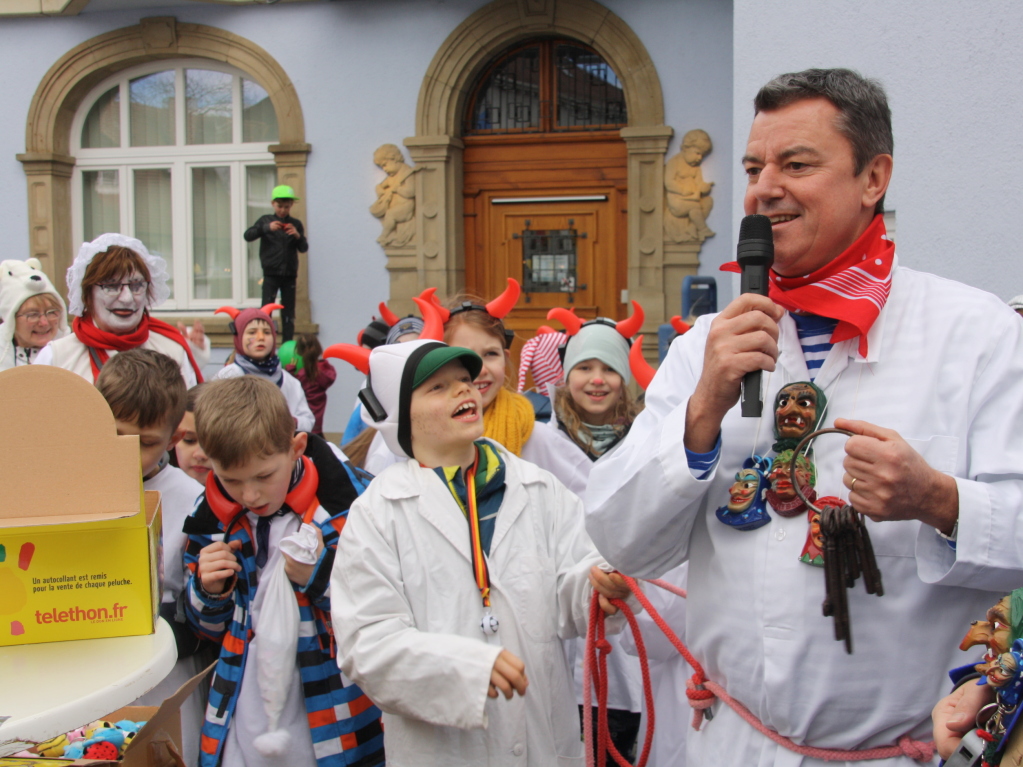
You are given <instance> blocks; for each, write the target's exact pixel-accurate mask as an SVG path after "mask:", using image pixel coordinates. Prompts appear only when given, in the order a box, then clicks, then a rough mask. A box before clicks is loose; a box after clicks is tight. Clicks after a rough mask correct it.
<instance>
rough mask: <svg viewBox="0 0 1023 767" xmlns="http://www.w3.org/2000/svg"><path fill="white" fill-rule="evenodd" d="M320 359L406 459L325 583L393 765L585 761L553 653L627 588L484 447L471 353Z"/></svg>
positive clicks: (532, 483) (532, 484)
mask: <svg viewBox="0 0 1023 767" xmlns="http://www.w3.org/2000/svg"><path fill="white" fill-rule="evenodd" d="M430 324H431V323H430V321H429V320H428V321H427V326H428V327H429V326H430ZM428 335H430V334H428V333H427V332H426V331H424V336H428ZM434 337H436V336H434ZM324 356H334V357H340V358H343V359H347V360H348V361H349V362H353V364H356V365H357V366H358V367H360V368H361V369H362V370H363V371H364V372H366V373H367V374H368V375H369V386H368V387H367V388H366V389H365V390H363V392H362V394H361V395H360V397H361V399H362V401H363V413H364V416H363V417H364V418H365V419H366V421H367V423H368V424H370V425H372V426H373V427H374V428H376V429H378V430H379V431H380V432H381V433H382V434H383V435H384V438H385V439H386V440H387V442H388V445H389V446H390V447H391V449H392V450H393V451H394V452H395V453H400V454H403V455H404V456H406V457H407V458H412V457H413V456H414V458H415V460H402V461H400V462H399V463H397V464H395V465H393V466H390V467H388V468H387V469H386V470H385V471H384V472H383V473H382V474H380V475H379V476H378V477H377V478H376V479H374V480H373V482H372V483H371V484H370V486H369V489H368V490H367V491H366V493H365V494H364V495H362V496H361V497H360V498H359V499H358V500H357V501H356V502H355V503H354V504H353V505H352V509H351V512H350V514H349V516H348V521H347V524H346V526H345V530H344V533H343V534H342V535H341V538H340V542H339V546H338V551H337V556H336V559H335V562H334V570H333V575H332V577H331V606H332V614H333V619H334V631H335V635H336V637H337V641H338V646H339V653H338V656H339V657H341V658H343V659H344V660H343V661H342V670H343V671H344V673H345V674H346V675H347V676H348V677H349V678H351V679H352V680H353V681H357V682H358V683H359V684H360V685H362V686H363V689H364V690H365V691H366V693H367V694H368V695H369V696H370V698H372V700H373V701H374V702H375V703H376V704H377V705H378V706H379V707H380V708H381V709H382V710H383V711H384V712H385V714H384V719H385V725H384V729H385V733H386V734H385V748H386V751H387V761H388V764H389V765H391V766H392V767H412V766H413V765H414V767H431V766H434V765H436V767H470V766H471V767H481V766H482V765H490V766H496V765H526V766H527V767H550V766H551V765H564V766H567V765H581V764H582V763H583V753H582V744H581V743H580V741H579V729H578V715H577V712H576V706H575V703H574V700H573V695H572V686H571V677H570V673H569V669H568V667H567V664H566V662H565V658H564V655H563V654H562V652H561V647H560V643H559V642H558V641H557V640H559V639H565V638H570V637H574V636H578V635H580V634H582V633H584V632H585V631H586V624H587V614H588V609H589V603H590V596H591V593H592V592H591V586H590V584H591V583H593V585H594V586H595V587H596V588H597V589H598V591H599V592H600V593H601V595H602V596H601V600H600V601H601V606H602V607H604V609H605V612H608V613H614V612H615V611H616V610H615V608H614V607H613V606H612V605H611V604H610V603H609V602H608V601H607V598H608V597H611V598H622V597H624V596H625V595H626V594H627V593H628V589H627V587H625V585H624V583H623V581H622V580H621V579H620V577H619V576H611V575H608V574H607V573H604V572H602V571H601V570H599V569H598V568H597V567H595V566H597V565H603V562H602V560H601V559H600V557H599V555H597V553H596V552H595V551H594V549H593V546H592V544H591V543H590V541H589V539H588V538H587V537H586V534H585V532H584V531H583V529H582V518H581V512H582V509H581V504H580V502H579V500H578V498H576V497H575V496H574V495H572V494H571V493H570V492H568V491H567V490H566V489H565V488H564V486H562V485H561V483H559V482H558V481H557V480H556V479H555V478H554V477H553V476H551V475H550V474H548V473H547V472H545V471H542V470H541V469H539V468H537V467H536V466H533V465H532V464H529V463H526V462H525V461H522V460H519V459H518V458H517V457H516V456H515V455H514V454H513V453H511V452H510V451H508V450H507V449H505V448H504V447H502V446H501V445H498V444H497V443H495V442H492V441H489V440H485V439H481V437H482V434H483V418H482V415H483V406H482V397H481V395H480V392H479V391H478V390H477V389H476V387H475V386H473V385H472V382H473V379H474V378H475V377H476V375H477V374H478V373H479V371H480V369H481V367H482V362H481V360H480V358H479V357H478V356H477V355H476V354H474V353H472V352H471V351H469V350H467V349H459V348H454V347H448V346H446V345H445V344H442V343H440V342H437V341H430V340H422V339H421V340H418V341H413V342H411V343H407V344H396V345H392V346H381V347H378V348H377V349H374V350H373V351H372V353H370V352H369V351H368V350H365V349H360V348H359V347H354V346H350V345H346V344H338V345H335V346H332V347H330V348H328V349H327V350H326V352H325V353H324ZM502 480H503V481H502ZM618 620H619V621H620V619H618ZM527 687H528V690H527Z"/></svg>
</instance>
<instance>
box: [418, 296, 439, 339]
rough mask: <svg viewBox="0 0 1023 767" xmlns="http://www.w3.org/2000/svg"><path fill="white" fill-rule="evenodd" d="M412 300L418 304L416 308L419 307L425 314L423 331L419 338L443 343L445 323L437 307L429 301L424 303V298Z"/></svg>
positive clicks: (420, 332)
mask: <svg viewBox="0 0 1023 767" xmlns="http://www.w3.org/2000/svg"><path fill="white" fill-rule="evenodd" d="M412 300H413V301H415V302H416V306H418V307H419V311H420V312H422V314H423V329H422V330H420V331H419V338H420V339H424V338H425V339H429V340H431V341H443V340H444V322H443V321H442V320H441V318H440V312H439V311H438V310H437V307H436V306H434V305H433V304H431V303H430V302H429V301H424V300H423V299H422V298H413V299H412Z"/></svg>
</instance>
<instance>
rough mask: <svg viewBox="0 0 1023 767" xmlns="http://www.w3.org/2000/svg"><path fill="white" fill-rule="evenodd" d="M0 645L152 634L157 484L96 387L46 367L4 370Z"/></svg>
mask: <svg viewBox="0 0 1023 767" xmlns="http://www.w3.org/2000/svg"><path fill="white" fill-rule="evenodd" d="M0 400H2V401H3V402H4V403H5V404H6V406H7V411H8V412H7V414H6V415H5V417H4V418H3V419H0V476H3V477H4V488H3V492H2V493H0V646H5V645H18V644H32V643H36V642H57V641H63V640H68V639H96V638H101V637H115V636H133V635H139V634H151V633H153V631H154V630H155V626H156V619H157V617H158V615H159V608H160V597H161V591H162V589H161V584H160V574H161V572H162V568H161V564H160V556H161V553H160V552H161V545H160V543H161V528H162V521H161V511H160V494H159V493H143V491H142V472H141V464H140V455H139V445H138V437H135V436H131V437H119V436H117V427H116V423H115V421H114V417H113V414H112V413H111V412H110V408H109V407H108V406H107V403H106V401H105V400H104V399H103V397H102V395H101V394H100V393H99V392H98V391H97V390H96V389H95V387H93V386H91V385H90V384H89V383H88V382H87V381H85V380H84V379H83V378H81V377H80V376H77V375H75V374H74V373H70V372H68V371H66V370H61V369H59V368H54V367H48V366H41V365H39V366H37V365H32V366H27V367H18V368H12V369H10V370H5V371H4V372H2V373H0Z"/></svg>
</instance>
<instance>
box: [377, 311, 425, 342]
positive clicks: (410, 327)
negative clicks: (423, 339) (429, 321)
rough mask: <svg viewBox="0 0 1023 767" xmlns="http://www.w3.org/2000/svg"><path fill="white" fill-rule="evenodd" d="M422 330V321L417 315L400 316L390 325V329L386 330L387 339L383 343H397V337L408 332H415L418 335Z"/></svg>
mask: <svg viewBox="0 0 1023 767" xmlns="http://www.w3.org/2000/svg"><path fill="white" fill-rule="evenodd" d="M422 332H423V321H422V320H421V319H419V317H412V316H408V317H402V318H401V319H400V320H398V321H397V322H396V323H394V324H393V325H392V326H391V329H390V330H388V331H387V340H386V341H385V343H388V344H393V343H397V342H398V339H399V338H401V337H402V336H404V335H408V334H409V333H415V334H416V335H419V334H420V333H422Z"/></svg>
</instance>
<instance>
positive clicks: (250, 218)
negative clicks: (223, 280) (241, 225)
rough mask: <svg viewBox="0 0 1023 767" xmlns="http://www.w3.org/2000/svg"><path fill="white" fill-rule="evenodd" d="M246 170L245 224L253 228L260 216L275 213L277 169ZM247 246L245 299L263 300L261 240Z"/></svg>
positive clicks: (266, 166)
mask: <svg viewBox="0 0 1023 767" xmlns="http://www.w3.org/2000/svg"><path fill="white" fill-rule="evenodd" d="M245 170H246V178H245V223H246V225H247V226H252V225H253V224H254V223H255V222H256V219H258V218H259V217H260V216H264V215H266V214H267V213H273V206H272V205H271V204H270V195H271V193H273V189H274V184H275V183H277V168H276V167H274V166H273V165H250V166H249V167H248V168H246V169H245ZM246 245H247V246H248V247H247V253H246V259H245V264H246V280H245V285H246V292H245V297H246V298H256V299H262V297H263V287H262V286H263V267H262V266H260V263H259V240H255V241H254V242H249V243H246Z"/></svg>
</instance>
